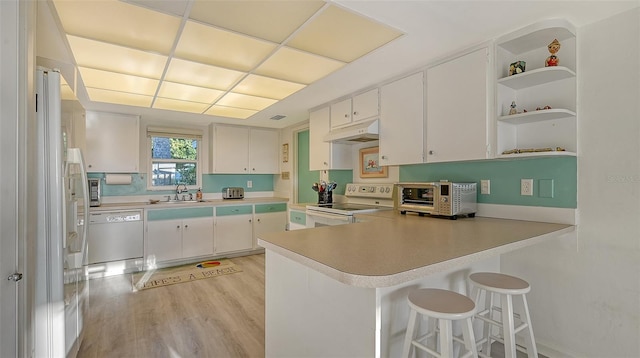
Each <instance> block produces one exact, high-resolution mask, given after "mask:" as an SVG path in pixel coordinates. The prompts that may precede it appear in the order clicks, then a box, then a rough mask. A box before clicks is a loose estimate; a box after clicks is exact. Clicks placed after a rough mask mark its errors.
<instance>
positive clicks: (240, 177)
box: [88, 173, 273, 196]
mask: <svg viewBox="0 0 640 358" xmlns="http://www.w3.org/2000/svg"><path fill="white" fill-rule="evenodd" d="M131 175H132V176H133V180H132V182H131V184H129V185H107V184H105V183H104V181H102V183H101V188H100V189H101V194H102V196H127V195H169V194H173V193H174V190H147V175H146V174H143V173H139V174H131ZM88 176H89V178H101V179H102V178H104V176H105V175H104V173H89V174H88ZM248 180H251V181H252V182H253V187H252V188H247V181H248ZM228 186H239V187H243V188H244V190H245V191H246V192H252V191H273V174H203V175H202V191H203V192H204V193H221V192H222V188H224V187H228Z"/></svg>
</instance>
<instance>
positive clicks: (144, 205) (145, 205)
mask: <svg viewBox="0 0 640 358" xmlns="http://www.w3.org/2000/svg"><path fill="white" fill-rule="evenodd" d="M288 201H289V199H287V198H279V197H260V198H244V199H211V200H205V201H202V202H189V203H167V202H162V201H160V202H158V203H156V204H150V203H149V202H148V201H147V202H130V203H109V204H102V205H100V206H94V207H91V208H89V211H91V212H96V211H112V210H133V209H167V208H175V209H180V208H193V207H201V206H223V205H243V204H246V205H251V204H262V203H286V202H288Z"/></svg>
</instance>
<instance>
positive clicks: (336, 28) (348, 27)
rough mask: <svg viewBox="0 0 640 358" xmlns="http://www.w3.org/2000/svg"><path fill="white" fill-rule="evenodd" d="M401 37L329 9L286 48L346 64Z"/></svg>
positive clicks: (385, 29) (355, 16) (394, 31)
mask: <svg viewBox="0 0 640 358" xmlns="http://www.w3.org/2000/svg"><path fill="white" fill-rule="evenodd" d="M401 35H402V33H401V32H400V31H398V30H395V29H392V28H390V27H387V26H384V25H382V24H380V23H377V22H375V21H373V20H370V19H368V18H365V17H362V16H359V15H357V14H354V13H351V12H348V11H346V10H343V9H341V8H339V7H337V6H334V5H331V6H329V7H328V8H326V9H325V10H324V11H323V12H322V13H321V14H319V15H318V16H317V17H316V18H314V19H313V20H312V21H311V22H309V23H308V24H307V25H306V26H305V27H304V28H303V29H301V30H300V32H298V33H297V34H296V35H295V36H294V37H293V38H292V39H291V40H290V41H289V42H287V46H291V47H295V48H297V49H300V50H303V51H308V52H311V53H315V54H317V55H320V56H326V57H330V58H333V59H336V60H339V61H343V62H347V63H349V62H352V61H354V60H356V59H358V58H360V57H362V56H364V55H366V54H367V53H369V52H371V51H373V50H375V49H376V48H378V47H380V46H382V45H384V44H386V43H388V42H390V41H391V40H393V39H395V38H397V37H399V36H401Z"/></svg>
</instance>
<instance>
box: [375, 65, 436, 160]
mask: <svg viewBox="0 0 640 358" xmlns="http://www.w3.org/2000/svg"><path fill="white" fill-rule="evenodd" d="M424 119H425V118H424V72H418V73H416V74H413V75H411V76H409V77H405V78H403V79H400V80H397V81H395V82H392V83H389V84H387V85H385V86H383V87H381V89H380V164H381V165H399V164H416V163H423V162H424V150H425V147H424V143H425V142H424V140H425V133H424V128H425V123H424Z"/></svg>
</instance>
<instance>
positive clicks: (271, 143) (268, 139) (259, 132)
mask: <svg viewBox="0 0 640 358" xmlns="http://www.w3.org/2000/svg"><path fill="white" fill-rule="evenodd" d="M279 149H280V136H279V134H278V132H277V131H274V130H266V129H254V128H252V129H251V131H250V141H249V156H250V159H251V160H250V161H249V163H250V167H251V173H252V174H277V173H278V172H279V171H280V167H279V165H278V162H279V160H280V151H279Z"/></svg>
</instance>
